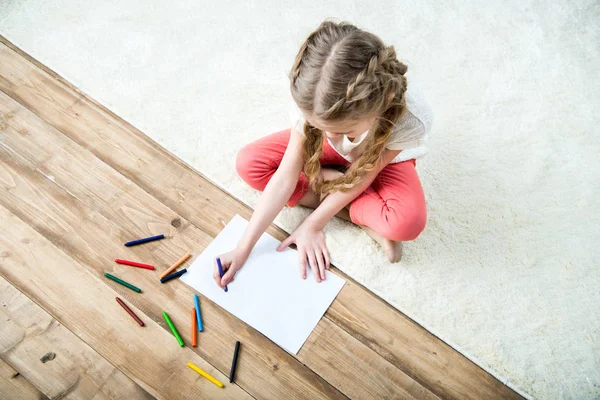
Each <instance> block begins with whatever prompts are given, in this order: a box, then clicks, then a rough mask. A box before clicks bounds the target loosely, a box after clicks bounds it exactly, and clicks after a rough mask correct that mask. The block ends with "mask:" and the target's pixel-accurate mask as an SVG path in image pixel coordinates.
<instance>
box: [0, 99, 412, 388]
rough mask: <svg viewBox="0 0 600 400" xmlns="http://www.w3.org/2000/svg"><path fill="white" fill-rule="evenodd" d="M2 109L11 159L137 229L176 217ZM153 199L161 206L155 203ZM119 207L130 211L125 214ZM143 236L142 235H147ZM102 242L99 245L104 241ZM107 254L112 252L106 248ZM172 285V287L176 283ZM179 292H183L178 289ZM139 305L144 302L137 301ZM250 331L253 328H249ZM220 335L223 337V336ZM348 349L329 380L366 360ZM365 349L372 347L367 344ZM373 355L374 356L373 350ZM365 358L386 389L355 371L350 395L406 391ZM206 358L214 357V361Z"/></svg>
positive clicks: (59, 139) (25, 115)
mask: <svg viewBox="0 0 600 400" xmlns="http://www.w3.org/2000/svg"><path fill="white" fill-rule="evenodd" d="M0 112H1V113H2V115H4V116H7V115H9V116H10V118H5V121H6V127H5V131H6V132H7V134H6V135H5V136H6V139H5V140H4V143H3V144H2V146H3V147H4V148H6V149H7V151H8V152H7V153H6V157H5V158H6V159H10V160H14V161H15V162H16V163H19V164H22V165H24V166H25V167H26V168H28V170H35V171H39V172H41V174H42V175H44V176H45V177H48V178H49V179H51V181H52V182H53V183H54V184H56V185H58V186H59V187H61V188H63V189H64V190H65V191H66V192H68V193H69V194H70V195H72V196H74V197H75V198H76V199H77V200H79V201H80V202H82V203H84V204H85V205H87V206H88V207H89V208H90V209H93V210H98V213H99V214H101V215H102V216H103V217H105V218H106V219H107V220H110V221H111V222H113V223H115V224H116V225H119V226H130V225H131V222H132V221H135V222H136V227H139V228H143V227H144V226H145V224H147V222H148V218H150V222H152V223H154V224H159V221H160V220H163V221H164V220H165V219H166V220H167V221H169V220H171V218H173V216H172V215H169V210H163V208H165V207H164V205H162V204H161V203H159V202H157V201H156V200H155V199H153V198H151V197H150V196H149V195H148V194H147V193H145V192H143V191H141V190H140V189H137V187H136V186H133V185H129V186H127V185H128V181H127V180H126V179H125V178H123V177H122V176H120V175H118V174H116V172H115V171H112V170H111V169H110V168H109V167H108V166H106V164H104V163H102V162H100V161H99V160H97V159H96V158H95V157H94V156H93V155H92V154H91V153H89V152H85V151H84V150H83V149H81V148H80V147H79V146H78V145H76V144H75V143H74V142H71V141H70V140H68V139H67V138H65V137H64V136H63V135H61V134H60V133H59V132H56V131H55V130H54V128H52V127H50V126H44V125H45V122H44V121H42V120H40V119H39V118H37V117H35V116H33V115H30V113H29V112H28V111H27V110H26V109H24V108H23V107H22V106H20V105H19V104H17V103H15V102H13V101H12V100H11V99H10V98H8V97H7V96H5V95H3V94H0ZM16 132H26V134H25V135H17V134H16ZM39 135H49V136H51V139H45V140H43V143H44V146H37V145H36V142H37V141H36V137H37V136H39ZM25 148H27V152H26V153H23V152H22V151H21V149H25ZM26 171H27V170H25V169H24V170H23V171H21V172H19V173H17V172H14V173H11V175H13V174H16V175H19V177H20V178H23V176H24V175H25V174H26V173H27V172H26ZM50 177H51V178H50ZM136 189H137V190H136ZM125 190H127V191H125ZM104 196H106V197H104ZM33 197H34V196H31V195H25V197H24V198H23V199H22V201H19V202H17V203H16V204H22V203H25V202H28V201H31V198H33ZM153 201H154V202H155V203H156V204H152V202H153ZM138 203H141V204H138ZM40 206H44V204H40ZM120 210H127V211H126V212H120ZM132 210H136V211H137V212H139V214H140V215H138V214H136V213H134V212H133V211H132ZM31 223H33V222H31ZM188 225H189V223H187V222H186V221H181V226H182V227H184V226H187V228H185V229H184V231H183V232H182V233H181V235H175V236H174V237H173V238H172V239H184V238H185V237H187V236H189V235H190V233H193V232H194V228H195V227H194V226H188ZM157 232H159V231H157ZM196 234H197V236H194V237H190V239H192V240H190V243H202V242H205V243H204V244H205V245H206V244H208V241H207V240H206V238H204V237H203V235H204V236H205V235H206V234H203V233H202V232H200V231H197V232H196ZM139 235H142V233H140V234H139ZM94 236H95V235H94ZM122 241H124V240H122ZM122 241H121V243H122ZM97 245H98V246H99V245H100V244H97ZM106 247H107V245H104V248H106ZM113 247H114V250H113V251H112V252H122V251H130V250H129V249H127V250H124V249H123V247H122V246H121V244H120V243H118V244H117V245H116V246H113ZM154 247H155V250H156V251H155V252H153V253H152V254H153V256H154V257H156V255H159V257H162V258H166V257H171V259H172V258H173V253H169V252H168V248H167V247H165V246H154ZM144 248H146V246H144V247H140V248H134V249H144ZM165 249H166V250H165ZM161 251H165V253H164V254H159V252H161ZM181 251H183V250H181ZM107 253H110V252H109V251H108V250H107ZM106 261H107V260H104V262H106ZM98 262H100V260H98ZM127 273H129V274H130V276H133V275H137V277H136V279H137V280H138V281H140V279H142V280H141V282H143V286H144V287H146V286H147V285H159V284H158V283H156V282H155V281H154V282H152V281H145V280H143V279H144V278H147V277H149V276H151V275H149V274H147V273H145V272H144V271H142V272H140V270H136V269H131V268H129V269H127ZM125 279H127V278H125ZM159 286H161V285H159ZM164 287H165V286H161V288H164ZM168 287H172V285H170V286H168ZM185 290H186V291H189V288H186V289H185ZM177 293H184V292H183V291H181V290H177ZM190 294H191V292H190ZM155 297H156V296H155ZM156 300H157V299H155V301H156ZM165 301H169V300H168V299H165V300H161V301H159V304H164V302H165ZM182 302H185V299H182ZM138 306H140V305H139V304H138ZM148 306H152V305H148ZM144 307H145V306H140V308H142V309H144ZM148 312H152V311H148ZM184 315H185V317H184V318H187V315H188V314H187V310H185V311H184ZM229 318H232V319H233V321H235V322H236V323H238V324H241V321H238V320H237V319H236V318H235V317H233V316H229ZM245 329H250V328H249V327H245ZM330 329H334V330H335V329H337V330H339V328H338V327H331V328H330ZM257 335H258V334H257ZM318 335H319V333H318V332H314V333H313V336H318ZM218 336H219V337H222V335H221V334H220V335H218ZM347 341H350V342H351V341H356V339H354V338H349V340H347ZM245 347H246V346H245ZM263 347H264V346H263ZM343 347H344V345H343V344H342V343H337V344H335V346H332V347H331V348H330V349H331V351H333V352H337V353H339V354H338V356H337V358H338V365H337V370H331V369H329V368H327V369H325V368H319V370H320V371H321V372H320V373H321V374H322V376H323V377H324V378H325V379H329V378H330V377H335V376H337V375H338V373H339V372H341V373H342V374H343V375H347V376H349V375H352V374H354V373H355V371H356V370H357V368H356V364H357V362H359V363H365V360H363V359H361V358H356V356H355V355H354V354H351V353H348V352H346V351H345V350H344V349H343ZM364 350H368V349H366V348H365V349H364ZM368 352H371V353H372V351H371V350H368ZM224 354H227V349H225V353H224ZM213 356H214V355H213ZM373 356H375V354H374V353H373ZM207 357H210V354H207ZM298 358H299V359H300V360H301V361H302V362H303V363H305V364H306V360H304V359H303V358H302V357H301V356H300V355H299V356H298ZM307 359H308V358H307ZM366 359H369V360H370V361H371V362H370V364H369V367H370V368H379V369H381V370H382V371H384V372H386V373H384V374H383V376H382V377H380V378H379V379H380V380H381V381H382V382H383V385H381V386H376V387H375V388H380V389H381V390H382V392H381V393H379V392H375V393H374V392H373V388H374V387H373V386H372V385H371V383H370V380H371V377H370V376H369V375H356V376H355V377H354V384H353V385H350V386H348V389H350V391H348V392H345V394H347V395H349V396H351V397H363V396H365V395H369V394H374V395H382V396H383V395H386V394H387V393H388V392H389V390H388V389H389V388H390V387H395V390H396V391H397V392H402V391H403V388H402V387H401V386H400V382H401V381H402V380H399V379H397V376H395V375H398V374H400V375H405V374H404V373H402V372H400V371H399V370H397V369H396V368H395V367H394V369H396V371H395V372H396V374H392V373H388V371H389V370H390V369H389V366H388V365H387V364H388V363H387V362H386V361H385V360H383V359H381V357H379V356H377V357H371V358H368V357H367V358H366ZM377 359H378V360H379V361H380V362H381V363H380V364H377V363H375V362H372V360H377ZM207 360H211V361H212V359H207ZM309 360H310V361H311V364H310V365H312V364H314V365H315V366H316V367H317V368H318V367H319V365H321V364H322V365H325V363H326V362H327V359H326V354H325V353H323V352H322V351H318V352H316V353H315V354H314V355H313V356H312V357H310V358H309ZM281 361H285V360H280V361H278V362H276V363H275V364H274V365H278V367H277V368H279V365H281ZM225 363H226V364H228V363H229V360H228V359H226V360H225ZM307 365H309V364H307ZM310 365H309V366H310ZM269 368H271V366H269ZM240 376H241V375H240Z"/></svg>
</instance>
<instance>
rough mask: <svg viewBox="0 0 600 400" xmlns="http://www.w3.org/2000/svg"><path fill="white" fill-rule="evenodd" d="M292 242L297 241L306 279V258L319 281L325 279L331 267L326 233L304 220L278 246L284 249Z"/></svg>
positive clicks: (302, 272) (301, 266)
mask: <svg viewBox="0 0 600 400" xmlns="http://www.w3.org/2000/svg"><path fill="white" fill-rule="evenodd" d="M291 243H296V247H297V248H298V254H299V256H300V274H301V275H302V279H306V260H307V259H308V261H309V264H310V267H311V268H312V271H313V274H314V275H315V279H316V281H317V282H321V281H324V280H325V270H326V269H329V251H328V250H327V244H326V243H325V233H323V231H322V230H319V229H316V228H314V227H313V226H312V225H311V224H309V223H306V222H303V223H302V225H300V226H299V227H298V228H296V230H295V231H294V232H292V234H291V235H290V236H288V238H287V239H285V240H284V241H283V242H281V244H280V245H279V246H278V247H277V251H282V250H283V249H285V248H286V247H287V246H289V245H290V244H291Z"/></svg>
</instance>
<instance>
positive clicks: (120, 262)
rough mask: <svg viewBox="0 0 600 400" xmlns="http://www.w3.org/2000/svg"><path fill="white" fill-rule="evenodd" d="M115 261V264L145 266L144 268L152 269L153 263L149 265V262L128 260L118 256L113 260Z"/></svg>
mask: <svg viewBox="0 0 600 400" xmlns="http://www.w3.org/2000/svg"><path fill="white" fill-rule="evenodd" d="M115 262H116V263H117V264H123V265H131V266H132V267H138V268H146V269H154V265H150V264H142V263H139V262H135V261H129V260H121V259H120V258H117V259H116V260H115Z"/></svg>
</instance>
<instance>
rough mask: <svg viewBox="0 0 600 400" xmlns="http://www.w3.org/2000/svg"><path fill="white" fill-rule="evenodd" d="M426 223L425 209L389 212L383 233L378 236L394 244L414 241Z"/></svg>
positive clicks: (416, 208) (415, 208) (413, 208)
mask: <svg viewBox="0 0 600 400" xmlns="http://www.w3.org/2000/svg"><path fill="white" fill-rule="evenodd" d="M426 223H427V212H426V210H425V207H412V208H403V209H402V210H398V211H389V212H388V215H387V218H386V223H385V224H384V228H383V232H380V234H381V235H382V236H383V237H385V238H386V239H390V240H393V241H395V242H407V241H409V240H415V239H416V238H417V237H418V236H419V235H420V234H421V232H423V230H424V229H425V225H426Z"/></svg>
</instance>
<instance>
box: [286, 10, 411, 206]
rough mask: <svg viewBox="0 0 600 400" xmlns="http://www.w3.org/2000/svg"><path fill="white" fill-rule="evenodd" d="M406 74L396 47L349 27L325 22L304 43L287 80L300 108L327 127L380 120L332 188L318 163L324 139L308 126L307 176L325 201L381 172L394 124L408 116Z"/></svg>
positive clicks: (315, 190)
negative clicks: (379, 166) (372, 118)
mask: <svg viewBox="0 0 600 400" xmlns="http://www.w3.org/2000/svg"><path fill="white" fill-rule="evenodd" d="M407 69H408V67H407V66H406V65H405V64H403V63H402V62H400V61H399V60H398V59H397V58H396V51H395V49H394V47H393V46H385V45H384V43H383V42H382V41H381V39H380V38H379V37H377V36H375V35H373V34H371V33H369V32H366V31H363V30H361V29H358V28H357V27H356V26H354V25H352V24H349V23H346V22H341V23H335V22H331V21H325V22H323V23H321V24H320V25H319V27H318V28H317V29H316V30H314V31H313V32H312V33H311V34H310V35H309V36H308V37H307V38H306V40H305V41H304V43H303V44H302V46H301V47H300V50H299V51H298V54H297V55H296V59H295V60H294V64H293V66H292V69H291V71H290V74H289V78H290V89H291V92H292V97H293V99H294V101H295V102H296V104H297V105H298V107H299V108H300V109H301V110H303V111H304V112H305V113H307V114H309V115H312V116H313V117H314V118H315V119H317V120H320V121H324V122H329V123H336V122H340V121H358V120H360V119H361V118H364V117H366V116H367V115H377V117H376V118H375V122H374V123H373V125H372V126H371V129H370V130H369V135H367V137H366V138H365V140H366V143H365V151H364V152H363V153H362V154H361V156H360V157H358V159H357V160H356V161H354V162H353V163H352V164H351V165H350V166H349V167H348V169H347V170H346V172H345V173H344V175H342V176H340V177H339V178H337V179H334V180H331V181H328V182H323V181H322V179H321V173H320V172H321V163H320V161H319V159H320V157H321V153H322V151H323V139H324V133H323V132H322V131H321V130H319V129H317V128H316V127H314V126H312V125H311V124H310V123H309V122H308V121H307V122H305V124H304V129H303V130H304V138H303V144H302V146H303V161H304V167H303V170H304V173H305V174H306V177H307V178H308V181H309V182H310V186H311V188H312V189H313V191H314V192H315V193H320V195H321V198H323V197H325V196H326V195H327V194H329V193H333V192H336V191H342V192H345V191H348V190H349V189H351V188H352V187H354V186H355V185H356V184H357V183H358V182H360V180H361V179H362V178H363V177H364V176H365V175H366V174H367V173H368V172H370V171H372V170H373V169H374V168H376V167H377V164H378V162H379V160H380V158H381V156H382V154H383V151H384V149H385V145H386V143H387V141H388V140H389V138H390V136H391V134H392V129H393V126H394V124H395V123H396V122H397V121H398V120H399V118H400V117H401V116H402V115H403V113H404V112H405V110H406V100H405V96H404V93H405V92H406V88H407V80H406V77H405V76H404V74H405V73H406V71H407ZM390 97H391V101H390V100H389V99H390Z"/></svg>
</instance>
